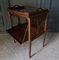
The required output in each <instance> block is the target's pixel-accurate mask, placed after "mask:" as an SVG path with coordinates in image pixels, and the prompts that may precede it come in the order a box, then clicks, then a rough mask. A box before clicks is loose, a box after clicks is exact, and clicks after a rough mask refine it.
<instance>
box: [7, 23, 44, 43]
mask: <svg viewBox="0 0 59 60" xmlns="http://www.w3.org/2000/svg"><path fill="white" fill-rule="evenodd" d="M26 28H27V24H19V25H17V26H14V27H12V28H11V29H8V30H7V32H8V33H9V34H10V35H11V36H13V37H14V38H15V39H16V40H17V41H18V42H19V43H20V44H22V40H23V37H24V33H25V30H26ZM43 32H44V31H42V32H39V36H40V35H41V34H43ZM36 37H37V33H36V29H35V28H34V27H32V28H31V38H32V40H33V39H34V38H36ZM27 40H28V38H27V35H26V37H25V40H24V42H25V41H27Z"/></svg>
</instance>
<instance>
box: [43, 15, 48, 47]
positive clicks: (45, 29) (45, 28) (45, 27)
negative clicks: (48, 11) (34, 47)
mask: <svg viewBox="0 0 59 60" xmlns="http://www.w3.org/2000/svg"><path fill="white" fill-rule="evenodd" d="M47 21H48V15H47V16H46V20H45V26H44V40H43V47H44V46H45V38H46V32H47Z"/></svg>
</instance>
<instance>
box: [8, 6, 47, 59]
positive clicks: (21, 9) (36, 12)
mask: <svg viewBox="0 0 59 60" xmlns="http://www.w3.org/2000/svg"><path fill="white" fill-rule="evenodd" d="M8 13H9V14H10V18H11V16H17V17H18V22H19V23H20V17H23V18H25V19H26V20H27V27H26V29H25V35H26V32H28V44H29V58H30V57H31V33H30V32H31V18H33V17H35V18H36V17H41V18H44V17H43V16H45V20H44V21H45V22H44V32H45V34H44V40H43V46H44V43H45V37H46V30H47V19H48V9H42V8H28V7H25V6H16V7H10V8H8ZM36 19H37V18H36ZM37 24H38V23H37ZM11 27H13V23H12V20H11ZM38 27H39V26H38ZM19 28H20V27H19ZM25 35H24V38H25ZM24 38H23V40H24Z"/></svg>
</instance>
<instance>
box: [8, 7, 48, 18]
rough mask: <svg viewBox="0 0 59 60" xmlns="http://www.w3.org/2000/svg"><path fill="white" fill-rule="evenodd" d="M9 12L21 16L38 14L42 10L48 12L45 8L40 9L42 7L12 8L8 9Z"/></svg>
mask: <svg viewBox="0 0 59 60" xmlns="http://www.w3.org/2000/svg"><path fill="white" fill-rule="evenodd" d="M8 11H9V13H10V14H12V15H17V16H19V15H22V16H27V17H28V16H32V15H38V14H42V13H44V12H48V10H47V9H42V8H21V9H20V8H19V7H18V8H13V9H11V8H10V9H9V10H8Z"/></svg>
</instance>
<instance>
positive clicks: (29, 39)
mask: <svg viewBox="0 0 59 60" xmlns="http://www.w3.org/2000/svg"><path fill="white" fill-rule="evenodd" d="M27 20H28V44H29V58H31V37H30V18H27Z"/></svg>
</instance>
